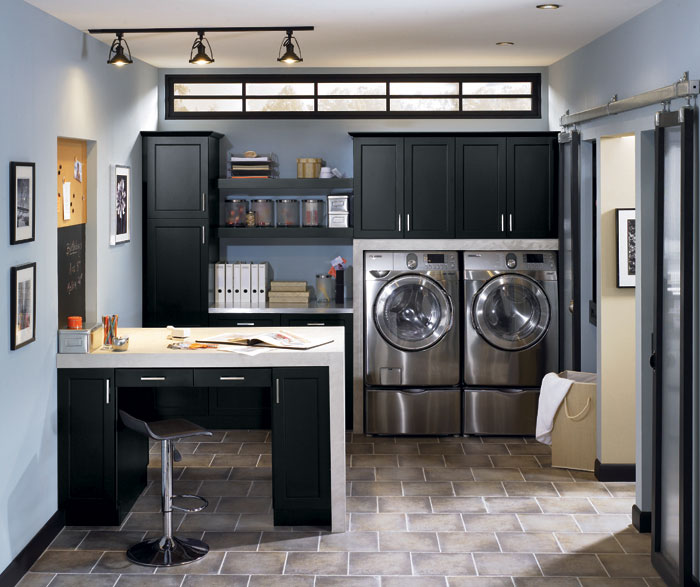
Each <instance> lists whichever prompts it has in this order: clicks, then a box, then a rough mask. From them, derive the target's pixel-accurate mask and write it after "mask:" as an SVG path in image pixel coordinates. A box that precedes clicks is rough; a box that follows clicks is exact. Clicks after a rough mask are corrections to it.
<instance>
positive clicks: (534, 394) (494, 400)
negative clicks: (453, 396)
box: [464, 389, 540, 436]
mask: <svg viewBox="0 0 700 587" xmlns="http://www.w3.org/2000/svg"><path fill="white" fill-rule="evenodd" d="M539 397H540V390H539V389H465V390H464V434H494V435H497V436H509V435H517V436H530V435H534V434H535V426H536V424H537V404H538V402H539Z"/></svg>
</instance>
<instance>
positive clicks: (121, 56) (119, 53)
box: [107, 32, 133, 67]
mask: <svg viewBox="0 0 700 587" xmlns="http://www.w3.org/2000/svg"><path fill="white" fill-rule="evenodd" d="M122 43H124V45H122ZM124 47H126V53H124ZM107 63H109V64H110V65H116V66H117V67H121V66H122V65H128V64H129V63H133V60H132V59H131V49H129V44H128V43H127V42H126V40H125V39H124V33H122V32H117V38H116V39H114V41H112V46H111V47H110V48H109V55H108V57H107Z"/></svg>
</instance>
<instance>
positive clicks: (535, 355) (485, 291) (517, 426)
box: [463, 251, 559, 434]
mask: <svg viewBox="0 0 700 587" xmlns="http://www.w3.org/2000/svg"><path fill="white" fill-rule="evenodd" d="M556 267H557V256H556V253H555V252H552V251H536V252H528V251H513V252H504V251H483V252H464V253H463V268H464V318H465V326H464V384H465V386H466V387H465V394H464V403H465V405H464V419H465V420H464V421H465V427H464V433H465V434H534V433H535V422H536V419H537V401H538V395H539V387H540V384H541V382H542V378H543V377H544V375H545V374H546V373H548V372H550V371H558V367H559V309H558V287H557V271H556Z"/></svg>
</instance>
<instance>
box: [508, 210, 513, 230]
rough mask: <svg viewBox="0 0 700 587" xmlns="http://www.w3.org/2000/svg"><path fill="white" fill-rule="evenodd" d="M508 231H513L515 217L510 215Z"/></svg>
mask: <svg viewBox="0 0 700 587" xmlns="http://www.w3.org/2000/svg"><path fill="white" fill-rule="evenodd" d="M508 230H510V231H511V232H512V231H513V215H512V214H508Z"/></svg>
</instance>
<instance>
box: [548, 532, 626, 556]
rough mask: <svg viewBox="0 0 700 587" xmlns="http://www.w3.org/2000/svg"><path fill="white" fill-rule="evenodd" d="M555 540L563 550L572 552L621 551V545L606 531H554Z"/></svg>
mask: <svg viewBox="0 0 700 587" xmlns="http://www.w3.org/2000/svg"><path fill="white" fill-rule="evenodd" d="M556 537H557V540H558V541H559V544H561V547H562V548H563V549H564V552H572V553H583V552H588V553H606V552H607V553H615V552H623V550H622V547H621V546H620V545H619V544H618V542H617V540H615V538H613V537H612V535H611V534H608V533H590V534H584V533H580V532H571V533H562V532H557V533H556Z"/></svg>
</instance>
